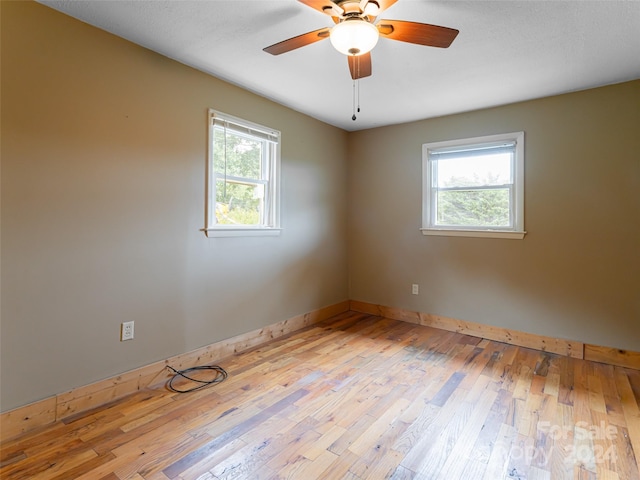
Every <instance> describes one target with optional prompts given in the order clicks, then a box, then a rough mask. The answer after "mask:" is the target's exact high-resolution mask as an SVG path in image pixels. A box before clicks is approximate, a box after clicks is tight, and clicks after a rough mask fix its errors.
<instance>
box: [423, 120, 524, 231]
mask: <svg viewBox="0 0 640 480" xmlns="http://www.w3.org/2000/svg"><path fill="white" fill-rule="evenodd" d="M422 172H423V180H422V184H423V187H422V233H423V234H425V235H454V236H467V237H498V238H523V237H524V234H525V232H524V205H523V203H524V132H517V133H508V134H501V135H491V136H487V137H478V138H470V139H465V140H452V141H445V142H436V143H425V144H424V145H423V146H422Z"/></svg>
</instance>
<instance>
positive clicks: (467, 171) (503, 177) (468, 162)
mask: <svg viewBox="0 0 640 480" xmlns="http://www.w3.org/2000/svg"><path fill="white" fill-rule="evenodd" d="M511 155H512V154H511V153H499V154H494V155H482V156H476V155H474V156H469V157H464V156H463V157H458V158H450V159H443V160H438V161H437V169H438V170H437V172H438V173H437V186H438V188H443V187H475V186H482V185H507V184H511V183H513V180H512V177H513V176H512V171H511Z"/></svg>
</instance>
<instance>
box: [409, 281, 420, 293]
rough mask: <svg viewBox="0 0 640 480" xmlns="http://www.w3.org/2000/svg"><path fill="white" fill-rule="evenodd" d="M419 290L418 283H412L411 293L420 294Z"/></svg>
mask: <svg viewBox="0 0 640 480" xmlns="http://www.w3.org/2000/svg"><path fill="white" fill-rule="evenodd" d="M419 291H420V288H419V287H418V284H417V283H414V284H413V285H411V293H412V294H413V295H418V292H419Z"/></svg>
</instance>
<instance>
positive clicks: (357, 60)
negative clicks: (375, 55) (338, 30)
mask: <svg viewBox="0 0 640 480" xmlns="http://www.w3.org/2000/svg"><path fill="white" fill-rule="evenodd" d="M347 60H348V61H349V71H350V72H351V78H353V79H354V80H357V79H359V78H364V77H368V76H370V75H371V53H370V52H368V53H363V54H362V55H357V56H355V55H350V56H347Z"/></svg>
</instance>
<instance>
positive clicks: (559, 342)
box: [349, 300, 640, 370]
mask: <svg viewBox="0 0 640 480" xmlns="http://www.w3.org/2000/svg"><path fill="white" fill-rule="evenodd" d="M349 305H350V309H351V310H353V311H356V312H362V313H368V314H370V315H378V316H381V317H387V318H393V319H395V320H402V321H405V322H410V323H417V324H419V325H427V326H430V327H434V328H439V329H441V330H447V331H450V332H457V333H464V334H465V335H471V336H473V337H481V338H486V339H489V340H495V341H498V342H503V343H509V344H511V345H517V346H519V347H527V348H533V349H535V350H541V351H545V352H551V353H557V354H559V355H565V356H568V357H573V358H582V359H584V360H591V361H593V362H599V363H606V364H608V365H615V366H619V367H625V368H632V369H634V370H640V352H633V351H630V350H621V349H618V348H612V347H601V346H598V345H591V344H585V343H582V342H575V341H573V340H564V339H559V338H553V337H545V336H542V335H536V334H533V333H525V332H519V331H515V330H509V329H506V328H500V327H493V326H490V325H483V324H480V323H473V322H467V321H464V320H457V319H455V318H448V317H443V316H440V315H431V314H428V313H421V312H412V311H410V310H405V309H402V308H394V307H385V306H383V305H375V304H372V303H366V302H358V301H355V300H351V301H350V302H349Z"/></svg>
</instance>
